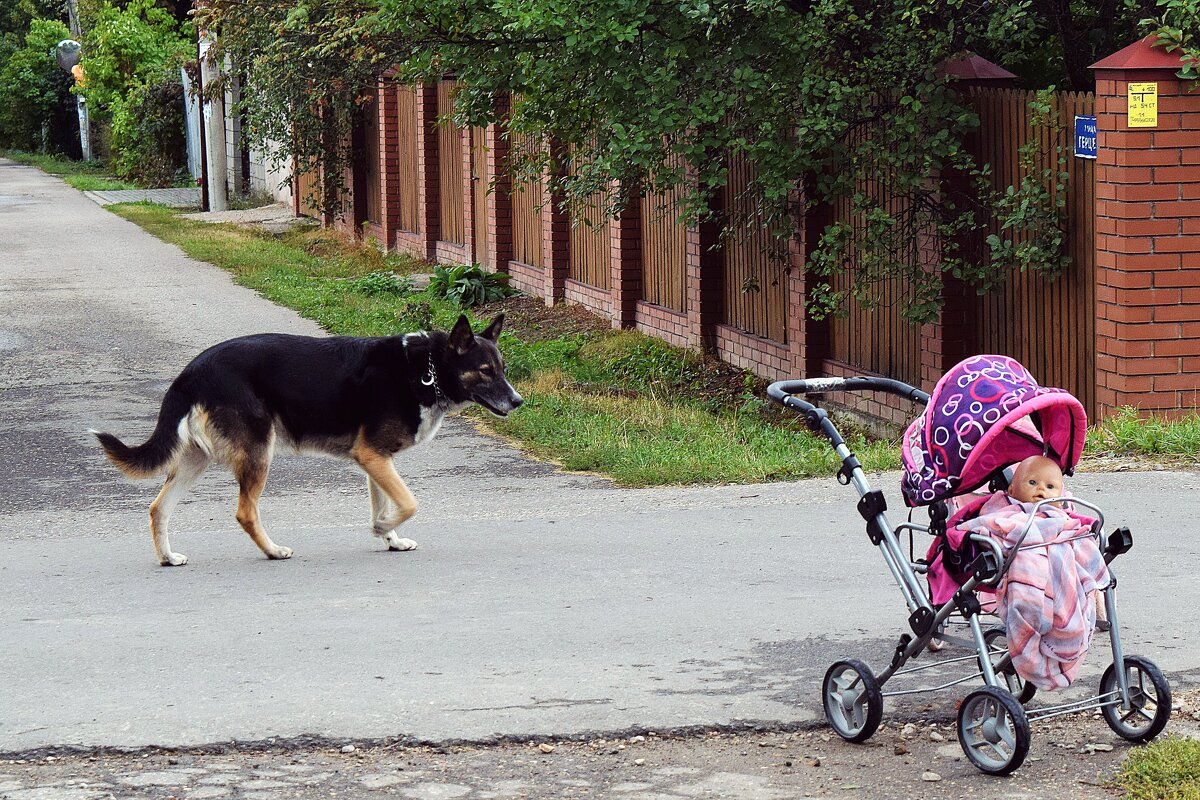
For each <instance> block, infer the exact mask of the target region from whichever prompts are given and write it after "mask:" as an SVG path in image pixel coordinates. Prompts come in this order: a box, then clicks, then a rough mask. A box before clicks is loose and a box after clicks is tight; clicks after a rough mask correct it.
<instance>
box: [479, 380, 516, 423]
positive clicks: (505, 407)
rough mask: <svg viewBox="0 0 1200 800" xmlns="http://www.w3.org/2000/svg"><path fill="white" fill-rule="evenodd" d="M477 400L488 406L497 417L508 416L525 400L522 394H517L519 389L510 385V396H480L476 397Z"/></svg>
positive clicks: (480, 403) (485, 406)
mask: <svg viewBox="0 0 1200 800" xmlns="http://www.w3.org/2000/svg"><path fill="white" fill-rule="evenodd" d="M475 402H476V403H478V404H479V405H481V406H483V407H484V408H486V409H487V410H488V411H490V412H491V413H492V414H494V415H496V416H497V417H507V416H508V415H509V414H511V413H512V412H513V411H515V410H516V409H518V408H519V407H520V406H521V403H523V402H525V401H524V399H523V398H522V397H521V395H519V394H517V390H516V389H513V388H512V386H509V387H508V396H507V397H501V398H493V397H484V396H479V397H476V398H475Z"/></svg>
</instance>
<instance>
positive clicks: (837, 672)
mask: <svg viewBox="0 0 1200 800" xmlns="http://www.w3.org/2000/svg"><path fill="white" fill-rule="evenodd" d="M821 701H822V704H823V705H824V707H825V718H826V719H827V720H829V724H830V725H831V726H832V727H833V730H834V732H836V733H837V735H838V736H840V737H842V738H843V739H845V740H846V741H847V742H863V741H866V740H867V739H870V738H871V736H872V735H873V734H874V733H875V731H876V729H878V728H879V723H880V721H882V720H883V691H882V690H881V689H880V688H879V681H878V680H877V679H876V678H875V673H873V672H871V668H870V667H868V666H867V665H866V664H864V663H863V662H861V661H859V660H857V659H854V658H846V659H842V660H841V661H838V662H837V663H835V664H834V665H833V666H832V667H830V668H829V669H828V670H827V671H826V672H825V680H824V681H823V682H822V683H821Z"/></svg>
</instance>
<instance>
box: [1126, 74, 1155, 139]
mask: <svg viewBox="0 0 1200 800" xmlns="http://www.w3.org/2000/svg"><path fill="white" fill-rule="evenodd" d="M1129 127H1131V128H1157V127H1158V84H1157V83H1131V84H1129Z"/></svg>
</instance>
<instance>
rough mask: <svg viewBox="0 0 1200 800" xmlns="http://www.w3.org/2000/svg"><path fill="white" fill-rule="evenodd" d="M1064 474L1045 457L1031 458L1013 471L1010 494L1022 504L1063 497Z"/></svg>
mask: <svg viewBox="0 0 1200 800" xmlns="http://www.w3.org/2000/svg"><path fill="white" fill-rule="evenodd" d="M1062 493H1063V474H1062V470H1061V469H1059V468H1058V464H1056V463H1054V461H1053V460H1051V459H1049V458H1046V457H1045V456H1030V457H1029V458H1027V459H1025V460H1024V461H1022V462H1021V463H1020V464H1018V465H1017V468H1016V470H1014V471H1013V477H1012V483H1010V484H1009V486H1008V494H1009V496H1010V497H1012V498H1013V499H1015V500H1019V501H1021V502H1022V503H1036V502H1037V501H1039V500H1047V499H1049V498H1052V497H1062Z"/></svg>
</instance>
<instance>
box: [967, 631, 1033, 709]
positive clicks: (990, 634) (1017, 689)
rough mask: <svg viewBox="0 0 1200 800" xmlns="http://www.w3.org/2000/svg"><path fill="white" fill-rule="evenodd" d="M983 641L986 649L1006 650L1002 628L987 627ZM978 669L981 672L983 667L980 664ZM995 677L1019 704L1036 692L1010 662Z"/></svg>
mask: <svg viewBox="0 0 1200 800" xmlns="http://www.w3.org/2000/svg"><path fill="white" fill-rule="evenodd" d="M983 641H984V642H985V643H986V644H987V646H988V650H1000V651H1002V652H1004V653H1007V652H1008V634H1006V633H1005V632H1004V628H988V629H987V630H986V631H984V632H983ZM979 670H980V672H982V671H983V667H982V666H980V668H979ZM996 677H998V678H1000V679H1001V680H1003V681H1004V683H1005V684H1006V685H1007V686H1008V691H1010V692H1011V693H1012V696H1013V697H1015V698H1017V700H1018V702H1020V703H1021V705H1025V704H1026V703H1028V702H1029V701H1030V700H1032V699H1033V696H1034V695H1035V694H1037V687H1036V686H1034V685H1033V684H1032V683H1030V682H1029V681H1027V680H1025V679H1024V678H1022V677H1021V676H1020V675H1018V674H1017V670H1016V668H1015V667H1014V666H1013V665H1012V664H1011V663H1009V665H1008V666H1007V667H1005V668H1004V669H1003V670H1001V671H1000V673H999V674H997V676H996Z"/></svg>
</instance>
